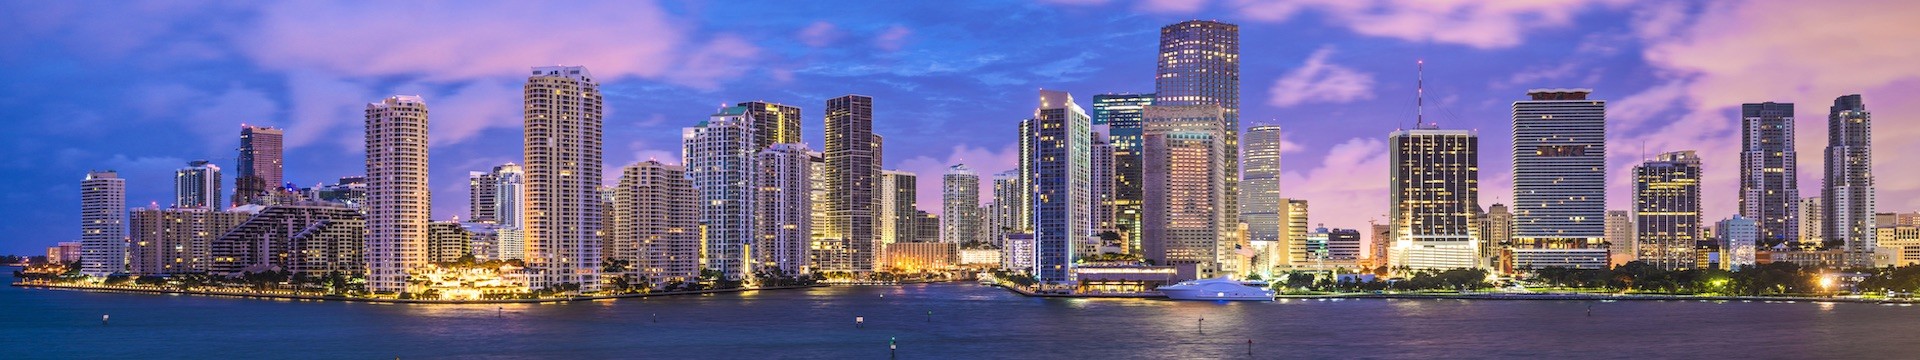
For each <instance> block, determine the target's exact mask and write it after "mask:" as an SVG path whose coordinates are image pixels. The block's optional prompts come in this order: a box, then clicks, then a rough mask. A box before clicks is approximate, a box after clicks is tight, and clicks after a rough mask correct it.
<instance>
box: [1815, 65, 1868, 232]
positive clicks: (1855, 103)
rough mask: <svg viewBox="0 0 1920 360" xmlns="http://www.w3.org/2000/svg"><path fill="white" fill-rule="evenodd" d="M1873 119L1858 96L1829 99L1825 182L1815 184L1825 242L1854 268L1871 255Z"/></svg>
mask: <svg viewBox="0 0 1920 360" xmlns="http://www.w3.org/2000/svg"><path fill="white" fill-rule="evenodd" d="M1872 134H1873V114H1872V113H1869V112H1867V104H1866V103H1865V102H1862V101H1861V100H1860V94H1853V95H1847V96H1841V97H1839V98H1836V99H1833V107H1831V108H1828V113H1827V149H1826V155H1827V156H1826V170H1827V171H1826V179H1825V181H1821V182H1820V186H1821V192H1820V196H1821V197H1822V200H1823V201H1822V202H1824V203H1825V204H1826V205H1827V206H1826V208H1825V209H1823V210H1822V211H1824V214H1823V215H1825V216H1823V218H1824V219H1825V220H1826V221H1825V225H1826V227H1827V228H1826V231H1825V232H1824V235H1825V237H1826V239H1827V241H1828V242H1832V243H1839V244H1840V245H1841V247H1842V248H1843V249H1845V250H1846V251H1847V253H1848V254H1849V256H1848V260H1849V261H1850V262H1851V265H1853V266H1872V265H1873V259H1872V258H1871V257H1870V256H1869V255H1870V254H1872V253H1873V252H1874V247H1875V246H1877V244H1875V239H1874V236H1875V235H1876V234H1875V232H1876V231H1875V230H1874V226H1875V224H1874V203H1873V195H1874V194H1873V135H1872Z"/></svg>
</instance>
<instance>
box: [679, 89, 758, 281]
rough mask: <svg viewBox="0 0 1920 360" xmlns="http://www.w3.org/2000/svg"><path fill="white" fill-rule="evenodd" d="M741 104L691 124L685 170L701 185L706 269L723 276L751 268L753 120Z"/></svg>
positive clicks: (696, 185)
mask: <svg viewBox="0 0 1920 360" xmlns="http://www.w3.org/2000/svg"><path fill="white" fill-rule="evenodd" d="M750 120H751V119H748V118H747V116H746V112H745V109H742V108H739V107H727V108H722V109H721V111H720V112H719V113H717V114H714V115H713V116H711V117H709V118H708V119H707V121H705V122H703V123H701V124H700V125H699V126H696V127H695V129H693V131H692V133H693V138H692V139H689V140H688V144H687V147H688V148H689V149H691V151H690V152H688V157H687V173H688V174H687V175H688V177H690V178H692V179H693V187H694V188H695V189H699V190H700V223H701V224H703V225H705V226H706V229H707V230H706V234H707V235H706V242H705V244H706V251H705V252H704V254H705V255H706V260H707V269H709V270H714V271H719V272H720V273H721V274H722V276H724V277H725V278H727V279H735V280H737V279H742V278H744V277H745V276H746V275H747V274H751V273H752V272H753V269H751V268H749V267H748V265H750V264H751V263H752V260H750V259H748V257H749V256H752V254H749V253H748V252H747V247H748V246H749V245H751V244H753V243H754V238H755V237H756V236H755V232H756V230H755V229H754V227H753V220H754V219H753V215H754V209H755V208H754V205H753V201H754V200H755V199H754V193H755V192H754V186H755V185H756V184H755V183H754V179H753V176H754V174H755V168H754V166H753V165H754V155H756V154H757V153H758V152H759V151H757V149H754V148H753V138H754V137H753V125H752V122H751V121H750Z"/></svg>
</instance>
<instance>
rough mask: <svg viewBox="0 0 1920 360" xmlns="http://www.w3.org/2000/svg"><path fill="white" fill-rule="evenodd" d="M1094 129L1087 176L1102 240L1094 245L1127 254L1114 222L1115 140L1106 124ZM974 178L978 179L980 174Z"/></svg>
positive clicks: (1091, 135)
mask: <svg viewBox="0 0 1920 360" xmlns="http://www.w3.org/2000/svg"><path fill="white" fill-rule="evenodd" d="M1094 128H1095V130H1094V131H1093V134H1089V136H1090V137H1089V139H1091V140H1092V141H1093V148H1092V150H1089V151H1088V152H1089V153H1091V154H1093V155H1092V156H1089V157H1088V158H1087V160H1088V164H1089V165H1088V166H1089V167H1090V169H1091V170H1089V171H1090V173H1091V174H1092V175H1091V176H1088V179H1090V181H1092V183H1093V194H1092V195H1091V196H1092V197H1093V232H1094V233H1095V234H1100V243H1098V244H1095V245H1097V248H1110V249H1113V250H1118V252H1121V253H1124V252H1126V250H1125V248H1121V247H1120V246H1121V245H1122V244H1124V243H1125V242H1124V241H1119V240H1120V239H1118V238H1117V237H1118V236H1117V235H1119V228H1118V227H1117V226H1115V223H1114V208H1115V207H1114V191H1113V176H1114V175H1113V170H1114V167H1113V155H1114V152H1113V143H1112V142H1109V141H1108V140H1107V133H1106V126H1095V127H1094ZM975 177H976V178H978V176H975ZM1107 232H1113V235H1116V239H1114V241H1113V242H1112V243H1108V241H1107V234H1106V233H1107ZM1089 250H1090V251H1091V250H1092V249H1089Z"/></svg>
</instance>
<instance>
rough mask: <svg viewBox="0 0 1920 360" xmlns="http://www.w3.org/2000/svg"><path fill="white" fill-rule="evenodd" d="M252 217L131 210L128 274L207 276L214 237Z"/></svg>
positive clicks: (230, 213)
mask: <svg viewBox="0 0 1920 360" xmlns="http://www.w3.org/2000/svg"><path fill="white" fill-rule="evenodd" d="M252 216H253V214H251V213H246V212H239V211H214V210H208V209H206V208H172V209H161V208H158V207H154V208H147V209H134V210H133V211H131V212H129V214H128V216H127V218H128V220H127V228H128V229H129V233H130V234H131V236H130V237H129V238H128V243H129V247H128V254H127V265H128V266H127V272H128V273H131V274H133V275H141V276H147V275H160V276H165V275H172V274H200V273H206V272H207V270H209V269H210V266H211V265H212V264H213V258H212V252H211V251H212V246H213V240H214V238H217V237H220V235H224V234H226V233H227V231H228V230H233V228H235V227H238V226H240V223H241V222H245V221H247V218H249V217H252Z"/></svg>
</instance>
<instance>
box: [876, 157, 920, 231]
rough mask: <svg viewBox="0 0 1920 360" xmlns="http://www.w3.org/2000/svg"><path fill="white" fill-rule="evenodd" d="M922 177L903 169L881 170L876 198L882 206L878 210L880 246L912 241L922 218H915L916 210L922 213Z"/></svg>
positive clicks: (877, 226)
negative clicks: (920, 190) (920, 189)
mask: <svg viewBox="0 0 1920 360" xmlns="http://www.w3.org/2000/svg"><path fill="white" fill-rule="evenodd" d="M919 183H920V177H919V175H915V174H914V173H911V172H906V171H900V170H881V171H880V188H879V189H877V192H876V193H875V195H877V197H878V198H879V201H880V207H878V208H877V210H876V211H875V215H876V216H875V219H876V220H875V221H877V224H876V226H875V229H876V232H877V233H878V234H879V235H878V236H879V237H880V244H881V245H882V246H885V245H886V244H892V243H897V242H912V241H914V238H915V237H916V236H917V235H915V234H914V231H915V227H916V226H918V225H917V224H918V222H919V219H916V218H914V214H913V212H914V210H919V206H920V205H919V202H920V199H919V190H918V188H919Z"/></svg>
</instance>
